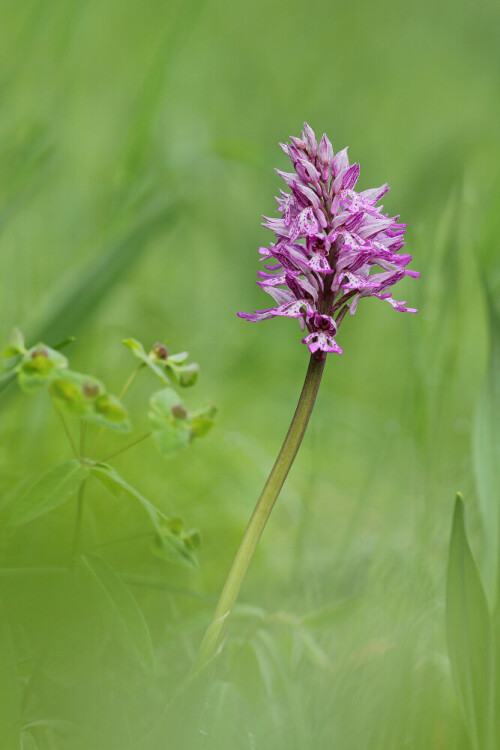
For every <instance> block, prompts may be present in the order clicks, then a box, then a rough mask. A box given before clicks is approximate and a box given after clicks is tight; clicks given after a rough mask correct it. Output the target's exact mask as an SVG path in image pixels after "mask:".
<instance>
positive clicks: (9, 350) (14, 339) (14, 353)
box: [1, 328, 26, 370]
mask: <svg viewBox="0 0 500 750" xmlns="http://www.w3.org/2000/svg"><path fill="white" fill-rule="evenodd" d="M25 353H26V347H25V345H24V336H23V334H22V333H21V331H20V330H19V328H14V330H13V331H12V333H11V336H10V339H9V343H8V344H7V346H6V347H5V349H4V350H3V352H2V354H1V356H2V359H3V360H4V363H3V364H4V367H5V369H6V370H9V369H11V368H12V367H15V366H16V365H17V364H18V363H19V362H20V360H21V358H22V357H23V355H24V354H25Z"/></svg>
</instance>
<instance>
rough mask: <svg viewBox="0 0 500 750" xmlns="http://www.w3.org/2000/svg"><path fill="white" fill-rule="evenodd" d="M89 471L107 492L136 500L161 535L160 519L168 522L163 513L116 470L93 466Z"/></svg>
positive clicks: (97, 465) (106, 465)
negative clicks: (122, 494) (128, 496)
mask: <svg viewBox="0 0 500 750" xmlns="http://www.w3.org/2000/svg"><path fill="white" fill-rule="evenodd" d="M90 471H91V474H92V475H93V476H94V477H95V478H96V479H98V480H99V481H100V482H102V484H103V485H104V486H105V487H106V488H107V489H108V490H110V491H111V492H113V494H115V495H116V493H117V492H121V491H123V492H126V493H127V495H130V497H133V498H134V499H135V500H138V502H139V503H140V504H141V505H142V507H143V508H144V510H145V511H146V512H147V514H148V516H149V518H150V519H151V521H152V523H153V526H154V527H155V530H156V531H157V532H158V533H159V534H161V533H162V526H161V519H162V518H163V519H165V520H168V519H167V518H166V516H164V515H163V513H162V512H161V511H160V510H158V508H156V507H155V506H154V505H153V503H151V502H150V501H149V500H147V499H146V498H145V497H144V495H142V494H141V493H140V492H139V491H138V490H136V489H135V487H132V485H131V484H129V483H128V482H126V481H125V479H123V477H121V476H120V475H119V474H118V472H117V471H116V469H113V467H112V466H109V465H108V464H95V465H94V466H92V467H91V469H90Z"/></svg>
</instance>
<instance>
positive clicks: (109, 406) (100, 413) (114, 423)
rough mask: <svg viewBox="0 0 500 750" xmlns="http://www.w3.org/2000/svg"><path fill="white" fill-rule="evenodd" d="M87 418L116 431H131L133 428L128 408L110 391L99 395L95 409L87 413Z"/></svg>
mask: <svg viewBox="0 0 500 750" xmlns="http://www.w3.org/2000/svg"><path fill="white" fill-rule="evenodd" d="M85 418H86V419H89V420H91V421H92V422H98V423H99V424H102V425H103V426H104V427H108V428H109V429H110V430H115V431H116V432H130V430H131V424H130V421H129V419H128V412H127V410H126V409H125V407H124V406H123V404H122V403H121V401H120V400H119V399H118V398H117V397H116V396H112V395H111V394H110V393H104V394H103V395H102V396H98V397H97V398H96V400H95V402H94V411H92V412H89V413H88V414H86V415H85Z"/></svg>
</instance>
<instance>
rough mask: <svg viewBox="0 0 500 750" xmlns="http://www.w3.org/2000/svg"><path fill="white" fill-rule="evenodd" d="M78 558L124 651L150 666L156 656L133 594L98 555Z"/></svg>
mask: <svg viewBox="0 0 500 750" xmlns="http://www.w3.org/2000/svg"><path fill="white" fill-rule="evenodd" d="M82 560H83V564H84V565H85V566H86V568H87V569H88V571H89V572H90V574H91V575H92V577H93V579H94V580H95V582H96V583H97V584H98V586H99V590H100V592H101V595H102V597H103V601H104V602H105V605H106V608H107V610H108V612H109V615H110V618H109V620H110V623H112V624H113V634H114V633H116V635H117V637H118V638H119V639H120V641H121V642H122V645H123V646H124V647H125V649H126V650H127V651H128V653H129V654H130V655H131V656H134V657H135V658H136V659H137V660H138V661H139V662H140V663H141V665H142V666H143V667H144V668H145V669H147V670H152V669H154V667H155V662H156V660H155V655H154V650H153V644H152V642H151V635H150V632H149V628H148V625H147V622H146V619H145V617H144V615H143V613H142V610H141V609H140V607H139V605H138V604H137V602H136V600H135V598H134V597H133V596H132V594H131V593H130V591H129V590H128V588H127V587H126V586H125V584H124V583H123V582H122V581H121V579H120V578H119V577H118V576H117V574H116V573H115V572H114V571H113V570H112V569H111V568H110V567H109V565H108V564H107V563H106V562H104V560H103V559H102V558H101V557H98V556H97V555H87V556H85V557H83V558H82Z"/></svg>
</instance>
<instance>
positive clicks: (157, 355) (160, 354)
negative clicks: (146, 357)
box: [150, 341, 168, 360]
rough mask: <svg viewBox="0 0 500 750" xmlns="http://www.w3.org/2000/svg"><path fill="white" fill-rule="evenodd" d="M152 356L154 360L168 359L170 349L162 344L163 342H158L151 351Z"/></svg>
mask: <svg viewBox="0 0 500 750" xmlns="http://www.w3.org/2000/svg"><path fill="white" fill-rule="evenodd" d="M151 355H152V358H153V359H162V360H165V359H168V349H167V347H166V346H165V344H162V343H161V341H157V342H156V344H154V345H153V348H152V349H151ZM151 355H150V356H151Z"/></svg>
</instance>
